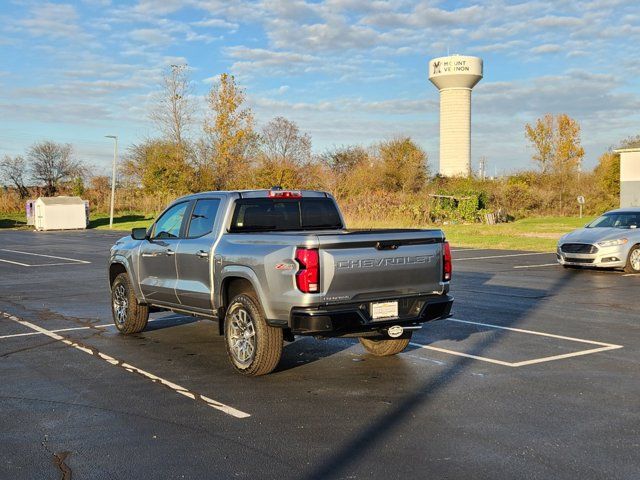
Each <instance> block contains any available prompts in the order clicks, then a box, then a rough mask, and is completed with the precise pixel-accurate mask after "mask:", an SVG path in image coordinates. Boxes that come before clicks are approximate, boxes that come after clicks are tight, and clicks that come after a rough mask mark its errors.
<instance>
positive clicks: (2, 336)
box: [0, 317, 167, 340]
mask: <svg viewBox="0 0 640 480" xmlns="http://www.w3.org/2000/svg"><path fill="white" fill-rule="evenodd" d="M160 320H167V319H166V318H162V317H160V318H152V319H150V320H149V322H148V323H151V322H158V321H160ZM109 327H115V325H114V324H113V323H105V324H103V325H91V326H90V327H69V328H57V329H55V330H49V331H50V332H53V333H60V332H72V331H75V330H89V329H90V328H109ZM31 335H42V332H26V333H12V334H10V335H1V336H0V340H3V339H5V338H14V337H30V336H31Z"/></svg>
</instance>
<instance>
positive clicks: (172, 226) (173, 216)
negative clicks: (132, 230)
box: [151, 202, 189, 238]
mask: <svg viewBox="0 0 640 480" xmlns="http://www.w3.org/2000/svg"><path fill="white" fill-rule="evenodd" d="M188 205H189V202H182V203H179V204H177V205H174V206H173V207H171V208H170V209H169V210H167V211H166V212H164V213H163V214H162V216H161V217H160V218H159V219H158V220H157V221H156V223H155V225H154V226H153V232H152V234H151V238H179V237H180V228H181V227H182V220H183V219H184V214H185V212H186V211H187V206H188Z"/></svg>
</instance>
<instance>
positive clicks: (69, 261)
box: [0, 248, 91, 267]
mask: <svg viewBox="0 0 640 480" xmlns="http://www.w3.org/2000/svg"><path fill="white" fill-rule="evenodd" d="M0 251H1V252H9V253H17V254H20V255H32V256H35V257H44V258H53V259H56V260H67V261H66V262H56V263H37V264H33V263H22V262H15V261H13V260H7V259H5V258H0V262H5V263H11V264H13V265H20V266H21V267H52V266H56V265H76V264H88V263H91V262H89V261H87V260H79V259H77V258H68V257H58V256H55V255H45V254H43V253H33V252H23V251H21V250H11V249H9V248H0Z"/></svg>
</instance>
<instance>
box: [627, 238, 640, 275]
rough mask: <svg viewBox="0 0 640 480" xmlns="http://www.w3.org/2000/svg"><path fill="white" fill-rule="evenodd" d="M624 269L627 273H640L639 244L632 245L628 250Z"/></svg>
mask: <svg viewBox="0 0 640 480" xmlns="http://www.w3.org/2000/svg"><path fill="white" fill-rule="evenodd" d="M624 271H625V272H627V273H640V246H638V245H636V246H634V247H633V248H632V249H631V251H630V252H629V258H628V259H627V265H626V267H625V268H624Z"/></svg>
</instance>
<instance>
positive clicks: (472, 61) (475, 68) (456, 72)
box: [429, 55, 482, 177]
mask: <svg viewBox="0 0 640 480" xmlns="http://www.w3.org/2000/svg"><path fill="white" fill-rule="evenodd" d="M481 79H482V59H481V58H478V57H468V56H465V55H451V56H448V57H439V58H434V59H433V60H431V61H430V62H429V80H430V81H431V83H433V84H434V85H435V86H436V87H437V88H438V90H440V174H441V175H444V176H447V177H451V176H469V175H470V174H471V89H472V88H473V87H474V86H475V85H476V84H477V83H478V82H479V81H480V80H481Z"/></svg>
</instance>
